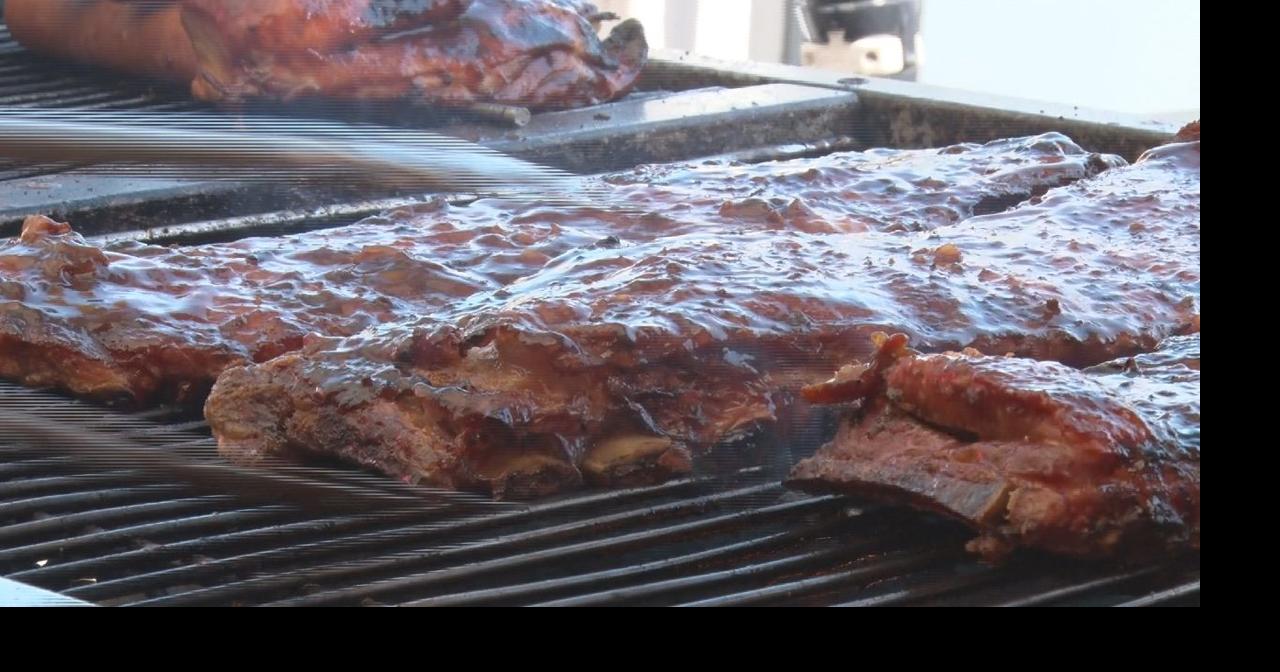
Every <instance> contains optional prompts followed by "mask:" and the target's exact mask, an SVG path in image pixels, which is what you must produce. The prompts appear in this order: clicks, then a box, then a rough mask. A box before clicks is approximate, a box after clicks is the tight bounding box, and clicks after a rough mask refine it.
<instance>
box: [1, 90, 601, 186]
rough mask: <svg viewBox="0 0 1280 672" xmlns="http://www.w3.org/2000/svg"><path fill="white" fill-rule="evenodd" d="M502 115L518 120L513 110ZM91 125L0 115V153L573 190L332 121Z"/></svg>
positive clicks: (156, 171)
mask: <svg viewBox="0 0 1280 672" xmlns="http://www.w3.org/2000/svg"><path fill="white" fill-rule="evenodd" d="M504 114H509V115H514V116H515V117H516V118H518V116H519V115H518V112H517V111H514V110H513V111H509V112H504ZM100 119H109V120H112V121H115V118H114V117H112V116H110V115H101V116H100V117H98V118H95V115H93V114H84V113H80V114H66V113H63V114H57V113H50V112H48V111H43V112H40V113H35V112H33V111H26V112H24V113H13V112H0V157H3V158H17V159H25V160H34V161H40V162H44V163H50V162H69V163H80V164H87V165H95V164H108V165H109V166H110V167H111V169H112V170H113V172H115V173H119V172H120V170H121V169H122V168H124V169H127V168H128V167H129V166H133V167H136V168H137V169H140V170H142V171H143V172H145V174H146V175H148V176H165V175H166V174H169V175H179V176H182V177H190V176H205V177H207V176H213V177H224V178H232V179H244V180H255V181H281V180H284V181H291V182H292V181H299V180H322V181H334V182H339V183H345V184H351V183H352V182H369V183H376V184H378V185H379V186H383V187H387V186H390V187H402V188H423V187H431V188H441V187H443V188H448V189H452V190H457V191H468V192H471V191H479V192H491V191H509V190H516V191H519V190H521V189H530V190H535V191H537V192H538V193H542V194H547V193H549V192H550V193H555V192H556V191H559V190H563V192H564V193H571V192H573V191H574V190H575V187H576V186H577V184H578V180H577V178H576V177H575V176H572V175H570V174H568V173H565V172H563V171H560V170H556V169H552V168H547V167H544V166H540V165H536V164H533V163H529V162H527V161H523V160H520V159H515V158H512V157H509V156H506V155H504V154H501V153H499V152H496V151H493V150H490V149H486V148H483V147H480V146H479V145H475V144H473V143H469V142H466V141H463V140H459V139H456V138H450V137H447V136H441V135H436V134H431V133H425V132H420V131H415V132H412V133H410V132H408V131H401V132H399V137H397V136H396V135H393V133H392V132H390V131H383V132H381V133H379V132H378V131H375V130H373V129H361V128H357V127H351V126H346V125H341V124H324V125H322V124H317V123H315V122H292V123H291V122H288V121H284V120H274V121H259V120H254V119H244V118H240V119H228V118H223V119H217V118H207V117H200V116H196V115H188V116H183V117H175V118H171V119H170V120H169V122H168V123H161V124H143V123H137V122H135V123H103V122H102V121H100ZM139 121H141V120H139ZM293 128H297V129H301V131H302V132H290V131H291V130H292V129H293ZM369 136H372V137H375V138H378V137H379V136H382V137H388V138H390V139H389V140H380V139H379V140H367V139H365V138H366V137H369ZM401 140H403V141H401ZM192 168H195V169H196V171H197V172H193V171H192V170H191V169H192Z"/></svg>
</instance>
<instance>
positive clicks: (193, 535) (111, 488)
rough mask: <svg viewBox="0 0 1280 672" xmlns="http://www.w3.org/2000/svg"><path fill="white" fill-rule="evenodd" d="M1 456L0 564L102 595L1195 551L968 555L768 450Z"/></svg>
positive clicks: (830, 574)
mask: <svg viewBox="0 0 1280 672" xmlns="http://www.w3.org/2000/svg"><path fill="white" fill-rule="evenodd" d="M0 405H4V406H5V407H6V408H13V409H32V410H37V409H38V410H39V412H41V413H42V414H44V415H45V416H46V417H48V418H50V420H51V421H57V420H59V419H60V418H61V419H63V420H64V421H79V420H78V419H81V418H84V417H89V418H91V419H92V423H93V426H94V427H95V428H98V429H102V430H110V431H113V432H117V433H127V434H128V435H129V436H131V437H134V438H135V439H138V440H141V441H143V442H145V443H147V444H149V445H152V446H155V447H157V448H162V449H166V450H182V451H183V452H184V453H185V454H188V455H192V456H193V457H194V458H197V459H199V458H207V459H214V452H215V448H214V442H213V440H212V439H211V438H209V436H208V432H207V430H206V428H205V426H204V424H203V423H202V422H200V421H198V420H191V419H190V418H189V416H185V415H183V414H182V413H180V412H177V411H170V410H160V411H153V412H150V413H147V414H144V415H141V416H125V415H122V414H118V413H112V412H109V411H106V410H104V409H97V408H94V407H89V406H85V405H81V404H79V403H77V402H73V401H69V400H65V399H62V398H58V397H50V396H48V395H44V394H41V393H37V392H32V391H29V390H25V389H20V388H16V387H13V386H7V385H0ZM0 456H3V459H2V460H0V575H3V576H6V577H8V578H9V579H12V580H14V581H18V582H21V583H26V584H29V585H33V586H36V587H39V588H44V589H48V590H51V591H54V592H57V593H61V594H64V595H68V596H71V597H76V598H80V599H83V600H86V601H90V602H94V603H97V604H103V605H150V606H158V605H228V604H234V605H366V606H368V605H412V606H445V605H454V606H457V605H535V604H537V605H703V606H711V605H718V606H725V605H850V606H860V605H868V606H870V605H898V604H936V605H971V604H984V605H985V604H991V605H995V604H1009V605H1041V604H1061V605H1085V604H1088V605H1122V604H1135V605H1164V604H1197V605H1198V604H1199V579H1200V570H1199V559H1198V557H1197V558H1189V559H1187V560H1186V561H1182V562H1172V563H1170V564H1168V565H1164V566H1141V567H1117V566H1114V565H1105V564H1092V563H1079V562H1074V561H1072V562H1068V561H1062V560H1056V561H1055V560H1054V559H1051V558H1045V557H1040V556H1034V555H1027V556H1024V557H1020V558H1018V559H1016V560H1014V561H1013V562H1011V563H1010V564H1008V565H1006V566H1002V567H991V566H986V565H984V564H982V563H980V562H978V561H976V560H973V559H971V558H968V557H967V556H966V555H965V554H964V552H963V543H964V540H965V538H966V534H965V531H964V530H962V529H960V528H958V527H956V526H953V525H951V524H949V523H947V522H943V521H939V520H937V519H933V518H931V517H928V516H923V515H917V514H914V513H912V512H909V511H904V510H901V509H895V508H887V507H877V506H874V505H871V504H868V503H865V502H861V501H858V500H855V499H850V498H845V497H813V496H809V495H802V494H797V493H792V492H789V491H787V490H785V489H784V488H782V487H781V486H780V485H779V484H778V480H779V477H780V473H779V469H778V468H776V467H774V466H770V465H764V466H757V467H752V468H747V469H742V470H739V471H735V472H732V473H727V474H712V475H704V476H699V477H695V478H688V479H684V480H680V481H675V482H672V483H667V484H664V485H661V486H656V487H649V488H639V489H633V490H624V491H619V492H601V493H589V494H584V495H580V496H576V497H570V498H565V499H559V500H554V501H550V502H541V503H537V504H531V505H523V504H508V503H500V504H492V503H484V504H479V503H477V501H476V500H473V499H470V498H468V497H465V496H461V495H444V496H442V497H441V498H440V499H439V500H432V501H427V500H424V504H423V507H422V510H421V511H409V512H405V511H388V512H376V511H374V512H369V513H368V514H366V515H355V516H353V515H345V516H316V515H312V514H307V513H304V512H303V511H302V510H301V509H300V508H298V507H295V506H291V505H290V504H289V503H288V502H281V503H280V504H279V505H275V506H244V505H239V504H237V502H236V500H235V499H233V498H232V497H230V496H206V495H200V494H199V493H197V492H195V491H192V490H191V489H189V488H187V487H185V486H183V485H179V484H175V483H164V482H156V481H155V480H153V479H152V477H150V476H148V475H145V474H142V473H139V472H135V471H131V470H130V469H128V468H127V467H122V468H121V469H120V470H118V471H111V472H108V473H102V472H100V471H99V472H89V471H86V470H85V468H84V467H82V466H77V464H76V462H75V461H74V460H72V459H69V458H65V457H61V456H58V455H57V454H56V452H50V450H49V449H48V448H44V449H42V448H37V447H34V446H31V445H26V444H23V443H22V441H21V439H20V438H17V437H5V436H0ZM312 472H313V473H318V474H319V476H320V477H322V478H324V479H326V480H330V481H334V482H338V483H347V484H350V485H360V486H361V487H373V488H380V489H384V490H388V491H392V492H408V493H414V492H419V491H417V490H415V489H413V488H410V487H408V486H400V485H399V484H394V483H388V482H386V481H385V480H383V479H380V478H378V477H375V476H372V475H364V474H359V473H354V472H350V471H346V470H337V469H335V470H324V469H319V470H312Z"/></svg>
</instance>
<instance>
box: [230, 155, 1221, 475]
mask: <svg viewBox="0 0 1280 672" xmlns="http://www.w3.org/2000/svg"><path fill="white" fill-rule="evenodd" d="M1198 156H1199V147H1198V145H1194V144H1179V145H1173V146H1169V147H1165V148H1160V149H1158V150H1155V151H1153V152H1152V153H1150V154H1148V155H1147V156H1146V157H1145V158H1144V159H1143V161H1141V162H1139V163H1138V164H1137V165H1135V166H1132V167H1127V168H1118V169H1115V170H1112V171H1108V172H1106V173H1103V174H1102V175H1101V176H1098V177H1095V178H1092V179H1089V180H1084V181H1081V182H1079V183H1077V184H1075V185H1073V186H1069V187H1065V188H1061V189H1057V190H1052V191H1050V192H1048V193H1047V194H1046V195H1045V196H1044V197H1043V198H1040V199H1038V200H1037V201H1036V202H1035V203H1034V204H1031V205H1028V206H1026V207H1025V208H1018V209H1016V210H1014V211H1013V212H1010V213H1007V214H1000V215H991V216H985V217H976V218H972V219H969V220H967V221H965V222H962V223H959V224H953V225H949V226H943V227H938V228H934V229H931V230H930V229H924V230H917V231H902V230H897V229H896V228H895V229H894V230H892V231H885V230H869V231H864V232H861V233H856V234H830V233H811V232H809V231H804V230H797V229H795V228H783V229H776V228H768V227H766V228H765V229H763V230H744V231H731V230H726V229H724V228H722V227H716V230H708V227H705V226H704V227H701V228H698V227H694V228H693V229H691V230H688V231H684V232H681V233H678V234H674V235H668V236H664V237H662V238H659V239H656V240H653V241H650V242H631V243H621V244H619V245H618V246H616V247H615V246H599V247H596V248H593V249H585V250H576V251H575V252H574V253H572V254H570V255H566V256H563V257H561V258H559V259H557V260H555V261H553V262H551V263H549V264H548V265H547V266H546V267H544V268H543V269H541V270H540V271H539V272H537V273H535V274H532V275H529V276H526V277H524V278H521V279H520V280H518V281H516V282H514V283H512V284H510V285H508V286H506V287H504V288H503V290H502V291H501V292H498V293H496V294H492V295H488V296H486V297H484V298H483V300H479V301H473V302H464V303H463V304H462V305H460V306H458V307H457V308H458V310H457V312H455V313H454V314H453V319H451V320H449V321H447V322H444V323H442V322H441V321H439V320H436V319H426V320H423V321H422V322H419V323H418V324H401V325H394V326H391V327H387V328H382V329H374V330H370V331H367V332H365V333H363V334H360V335H358V336H356V337H353V338H348V339H334V340H327V341H316V342H314V343H312V344H310V345H308V346H307V347H305V348H303V349H302V350H300V351H299V352H296V353H292V354H290V355H287V356H284V357H281V358H277V359H275V360H273V361H271V362H268V363H265V364H261V365H254V366H248V367H238V368H235V369H232V370H230V371H228V372H227V373H226V374H224V375H223V377H222V378H221V379H220V380H219V381H218V384H217V385H216V386H215V388H214V390H213V393H212V395H211V396H210V399H209V402H208V404H207V405H206V416H207V417H208V419H209V421H210V423H211V425H212V427H213V428H214V431H215V433H216V434H217V436H218V438H219V441H220V446H221V448H222V450H223V451H224V453H225V454H227V455H228V456H230V457H232V458H233V459H236V460H239V461H243V462H250V463H251V462H253V461H256V460H260V459H263V458H265V457H267V456H272V455H282V454H285V455H287V454H291V453H295V452H314V451H319V452H321V453H326V454H330V455H338V456H341V457H342V458H344V459H346V460H349V461H352V462H356V463H359V464H364V465H367V466H369V467H372V468H375V469H378V470H381V471H384V472H386V473H389V474H393V475H395V476H397V477H400V478H403V479H406V480H425V481H428V482H431V483H433V484H437V485H442V486H447V487H455V488H467V489H479V490H487V491H490V492H493V493H494V494H496V495H499V496H511V497H527V496H536V495H544V494H548V493H551V492H556V491H559V490H563V489H566V488H572V487H575V486H577V485H578V484H579V483H580V482H581V481H583V480H586V481H588V482H592V483H597V484H606V485H616V484H628V483H635V482H639V481H643V480H646V479H657V480H660V479H663V478H667V477H670V476H672V475H673V474H679V473H685V472H687V471H689V470H690V469H691V465H692V464H693V463H695V462H696V461H697V460H699V459H700V458H703V457H705V456H707V455H712V454H715V453H716V452H717V449H718V448H721V447H723V446H725V445H726V444H727V443H728V444H733V443H734V442H738V441H743V440H748V441H749V440H750V439H751V438H753V437H754V438H755V439H757V440H766V439H767V433H768V432H769V431H771V430H774V431H776V430H778V429H779V428H778V419H779V418H780V417H783V416H786V415H788V414H790V413H792V411H793V410H794V409H795V408H796V407H795V405H794V404H793V399H794V395H793V392H794V391H795V390H797V389H798V388H799V387H801V386H802V384H803V381H805V380H806V379H808V380H814V379H816V376H817V375H819V374H818V372H819V371H822V370H823V367H827V368H826V370H830V369H831V368H834V366H836V365H838V363H840V362H846V361H867V360H869V359H871V358H872V355H873V349H872V348H871V347H870V346H869V345H867V344H868V343H869V337H870V335H871V334H872V333H874V332H876V331H877V330H881V329H889V328H892V329H898V330H903V331H906V332H907V333H910V334H911V335H912V337H914V338H915V339H917V342H919V343H920V344H921V345H922V347H926V348H929V349H932V350H948V349H957V348H962V347H971V348H976V349H978V350H980V351H983V352H986V353H988V354H993V355H1003V354H1005V353H1007V352H1012V353H1016V354H1018V355H1020V356H1023V357H1030V358H1037V359H1045V360H1056V361H1061V362H1067V363H1069V364H1072V365H1078V366H1084V365H1093V364H1099V363H1102V362H1105V361H1108V360H1111V359H1114V358H1116V357H1125V356H1131V355H1134V354H1137V353H1140V352H1143V351H1149V350H1153V349H1154V348H1155V347H1156V346H1157V345H1158V344H1159V343H1160V342H1161V341H1162V340H1164V339H1166V338H1168V337H1170V336H1173V335H1176V334H1179V333H1198V330H1199V304H1198V296H1199V197H1198V196H1199V194H1198V184H1199V159H1198ZM766 219H767V218H766ZM1143 241H1146V243H1147V244H1149V245H1150V247H1148V246H1147V245H1146V244H1142V243H1143ZM781 431H783V432H785V431H786V428H781Z"/></svg>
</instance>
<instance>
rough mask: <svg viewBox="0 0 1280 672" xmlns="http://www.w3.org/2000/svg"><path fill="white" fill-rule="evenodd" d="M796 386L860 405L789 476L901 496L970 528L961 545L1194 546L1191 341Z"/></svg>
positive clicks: (892, 351)
mask: <svg viewBox="0 0 1280 672" xmlns="http://www.w3.org/2000/svg"><path fill="white" fill-rule="evenodd" d="M904 341H905V339H900V340H897V341H891V342H889V343H887V344H885V345H884V346H883V347H882V349H881V351H880V355H881V356H880V358H879V365H878V366H872V367H856V368H854V369H847V370H845V371H844V372H843V376H842V379H840V380H836V381H833V382H832V383H828V384H825V385H820V386H816V387H814V388H810V389H808V390H806V393H807V396H809V397H810V398H812V399H814V400H818V401H822V402H828V403H829V402H836V401H840V400H845V401H854V400H858V401H861V404H860V406H859V407H858V408H857V410H855V411H853V412H851V413H850V417H849V418H848V419H846V420H845V421H844V422H843V424H842V426H841V428H840V431H839V434H838V436H837V437H836V439H835V440H834V441H832V442H831V443H830V444H828V445H827V446H825V447H823V448H822V449H821V450H820V451H819V452H818V453H817V454H816V455H815V456H814V457H812V458H810V459H808V460H805V461H803V462H801V463H800V464H799V465H797V466H796V468H795V469H794V471H793V472H792V475H791V478H792V482H793V483H794V484H796V485H798V486H800V487H804V488H806V489H810V490H817V491H830V490H836V491H841V492H850V493H857V494H863V495H868V496H871V497H874V498H881V499H886V500H889V501H903V502H907V503H910V504H913V505H916V506H920V507H922V508H927V509H932V510H938V511H942V512H944V513H947V514H950V515H952V516H955V517H957V518H959V519H961V520H963V521H965V522H967V523H968V524H970V525H972V526H973V527H974V528H975V529H976V530H978V531H979V533H980V535H981V536H980V537H979V538H978V539H976V540H975V541H973V542H972V543H971V544H970V548H971V549H973V550H975V551H977V552H979V553H982V554H984V555H987V556H988V557H999V556H1001V555H1003V554H1005V553H1007V552H1008V551H1009V550H1010V549H1012V548H1014V547H1017V546H1028V547H1034V548H1039V549H1044V550H1048V551H1051V552H1056V553H1065V554H1072V555H1081V556H1126V557H1132V556H1150V555H1158V554H1162V553H1168V552H1177V551H1180V550H1185V549H1189V548H1190V549H1197V550H1198V549H1199V547H1200V336H1199V334H1195V335H1192V336H1181V337H1174V338H1171V339H1169V340H1168V341H1165V342H1164V343H1163V344H1162V345H1161V347H1160V349H1159V350H1157V351H1156V352H1154V353H1151V354H1147V355H1142V356H1139V357H1136V358H1132V359H1125V360H1119V361H1117V362H1113V363H1109V364H1105V365H1102V366H1100V367H1097V368H1095V369H1092V370H1090V371H1087V372H1081V371H1078V370H1075V369H1071V368H1068V367H1065V366H1062V365H1060V364H1057V363H1053V362H1037V361H1032V360H1027V359H1020V358H1008V357H985V356H981V355H979V354H977V353H975V352H970V353H969V354H944V355H915V354H911V353H909V352H906V351H905V350H904V349H902V346H903V343H904ZM858 383H860V384H858Z"/></svg>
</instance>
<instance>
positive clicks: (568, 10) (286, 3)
mask: <svg viewBox="0 0 1280 672" xmlns="http://www.w3.org/2000/svg"><path fill="white" fill-rule="evenodd" d="M5 13H6V22H7V23H8V25H9V27H10V29H11V30H12V31H13V35H14V37H15V38H16V39H17V40H18V42H19V43H20V44H22V45H23V46H25V47H27V48H28V49H30V50H32V51H33V52H36V53H39V54H45V55H48V56H54V57H57V58H62V59H67V60H72V61H76V62H80V63H84V64H89V65H95V66H105V67H110V68H114V69H116V70H119V71H121V72H125V73H128V74H134V75H142V76H147V77H159V78H163V79H169V80H173V81H177V82H181V83H185V84H190V85H191V90H192V92H193V94H194V95H195V96H196V97H197V98H200V99H203V100H209V101H221V102H229V103H236V102H240V101H243V100H246V99H251V98H266V99H276V100H292V99H295V98H299V97H321V98H326V99H340V100H355V101H382V102H395V101H403V102H418V103H425V104H432V105H441V106H466V105H472V104H476V103H497V104H507V105H521V106H529V107H536V108H569V107H578V106H584V105H592V104H596V103H601V102H607V101H609V100H613V99H615V98H618V97H620V96H622V95H624V94H625V93H627V92H628V91H629V90H630V89H631V87H632V85H633V84H634V83H635V79H636V77H637V76H638V75H639V74H640V71H641V70H642V69H643V68H644V65H645V63H646V62H647V59H648V44H647V43H646V41H645V37H644V30H643V28H642V27H641V26H640V24H639V23H637V22H635V21H627V22H623V23H622V24H620V25H618V26H617V27H616V28H615V29H614V30H613V32H612V34H611V35H610V36H609V38H608V39H606V40H601V39H600V38H599V37H598V36H597V32H596V30H597V26H598V25H599V20H600V19H601V18H603V17H604V16H605V15H603V14H601V13H600V12H599V11H598V10H596V8H595V7H594V6H592V5H590V4H589V3H586V2H582V1H579V0H13V1H12V2H9V3H7V7H6V12H5Z"/></svg>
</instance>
